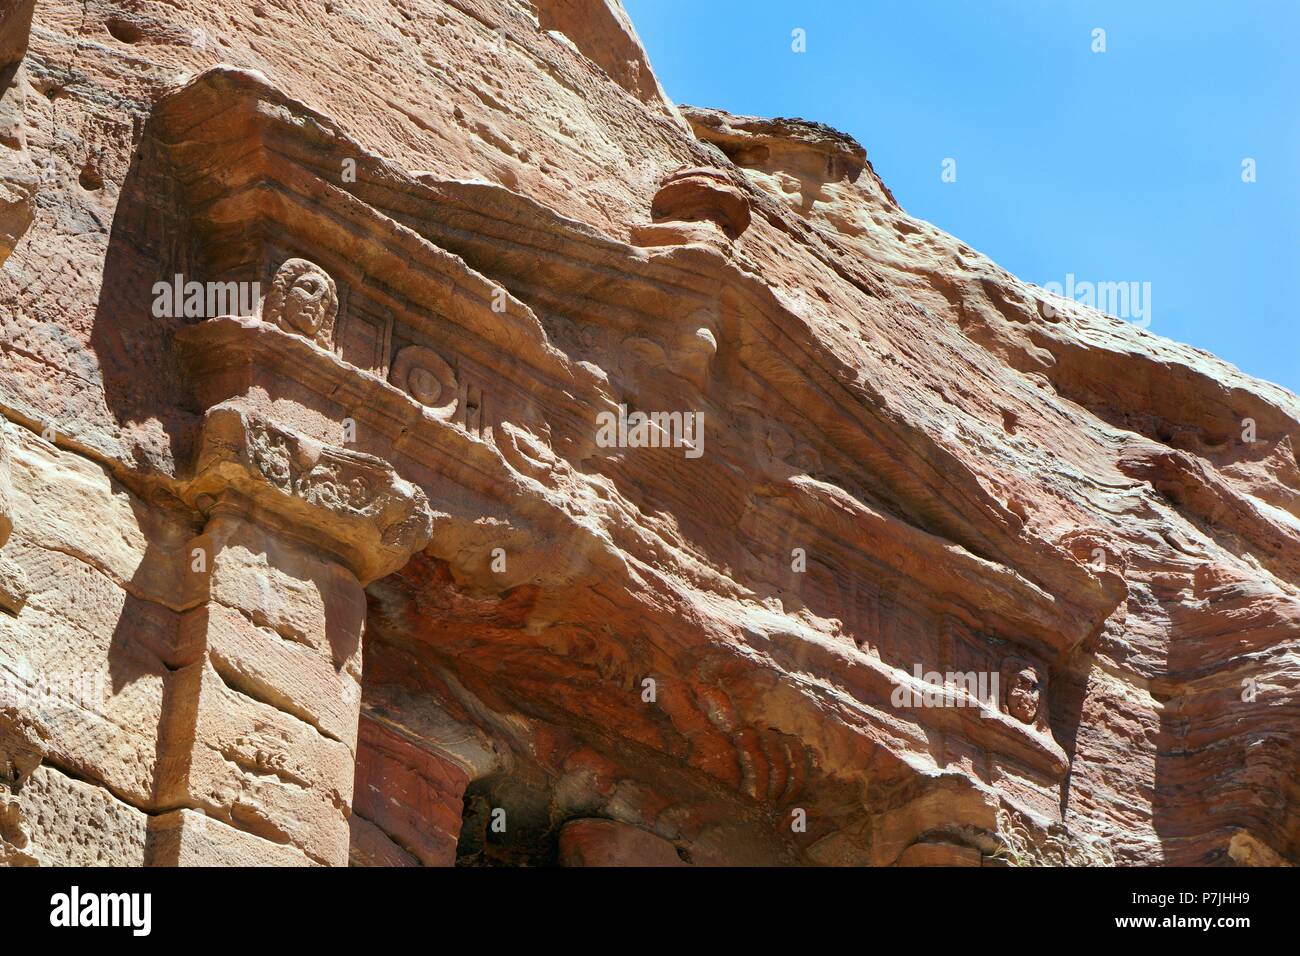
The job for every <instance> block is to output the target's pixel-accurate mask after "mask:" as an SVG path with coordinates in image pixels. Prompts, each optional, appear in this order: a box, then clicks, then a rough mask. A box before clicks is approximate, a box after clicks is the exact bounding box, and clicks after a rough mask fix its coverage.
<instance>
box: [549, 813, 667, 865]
mask: <svg viewBox="0 0 1300 956" xmlns="http://www.w3.org/2000/svg"><path fill="white" fill-rule="evenodd" d="M560 865H561V866H688V865H689V864H687V863H686V862H685V861H683V860H682V858H681V857H680V856H679V855H678V854H677V850H676V849H675V848H674V847H673V845H672V844H671V843H669V842H668V841H667V840H665V839H663V838H662V837H657V836H655V835H654V834H653V833H649V832H647V831H645V830H639V829H637V828H636V827H631V826H628V825H627V824H625V823H618V822H617V821H615V820H570V821H569V822H568V823H566V824H565V825H564V827H563V828H562V829H561V830H560Z"/></svg>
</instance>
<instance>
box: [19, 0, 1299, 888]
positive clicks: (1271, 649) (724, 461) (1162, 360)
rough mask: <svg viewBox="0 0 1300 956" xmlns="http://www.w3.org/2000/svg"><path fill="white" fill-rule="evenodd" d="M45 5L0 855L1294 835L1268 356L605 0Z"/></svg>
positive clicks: (116, 857) (1291, 852) (1294, 418)
mask: <svg viewBox="0 0 1300 956" xmlns="http://www.w3.org/2000/svg"><path fill="white" fill-rule="evenodd" d="M32 8H33V4H32V3H31V2H30V0H27V2H26V3H24V2H23V0H17V2H14V0H4V2H0V61H3V62H0V80H2V81H3V82H2V83H0V89H3V94H2V98H0V260H2V261H3V268H2V269H0V413H3V423H2V428H0V859H3V860H4V861H5V862H8V863H13V864H73V863H77V864H80V863H113V864H170V865H189V864H214V863H215V864H228V863H237V862H243V863H259V864H268V865H269V864H289V865H295V864H297V865H301V864H346V863H348V862H351V863H352V864H355V865H450V864H453V863H459V864H462V865H492V864H551V863H559V864H564V865H624V864H641V865H654V866H678V865H697V866H698V865H712V864H867V865H891V864H899V865H981V864H984V865H994V864H1005V863H1050V864H1055V863H1111V862H1115V863H1130V864H1132V863H1138V864H1142V863H1149V864H1152V863H1166V864H1233V863H1236V864H1279V863H1288V862H1290V863H1294V862H1296V861H1297V860H1300V816H1298V814H1300V809H1298V808H1300V792H1298V791H1300V785H1298V782H1297V767H1298V766H1300V760H1298V759H1297V758H1298V756H1300V755H1298V754H1297V728H1298V727H1300V654H1298V653H1297V652H1298V651H1300V469H1298V468H1297V460H1296V452H1295V445H1296V442H1297V441H1298V440H1300V400H1297V398H1296V397H1295V396H1293V395H1291V394H1290V393H1288V392H1286V391H1284V390H1283V389H1280V388H1278V387H1276V386H1273V385H1270V384H1268V383H1265V382H1260V381H1257V380H1254V379H1251V378H1249V377H1247V376H1245V375H1243V374H1241V373H1240V372H1238V371H1237V370H1236V369H1234V368H1232V367H1231V366H1228V365H1226V364H1225V363H1223V362H1220V361H1218V360H1217V359H1215V358H1213V357H1212V356H1209V355H1207V354H1205V353H1203V352H1200V351H1197V350H1195V349H1192V348H1189V347H1186V346H1181V345H1178V344H1175V343H1173V342H1169V341H1167V340H1164V339H1161V338H1159V337H1157V336H1154V335H1151V334H1149V333H1147V332H1146V331H1144V330H1141V329H1139V328H1136V327H1134V326H1132V325H1130V324H1126V323H1123V322H1120V321H1118V320H1116V319H1113V318H1109V317H1107V316H1104V315H1101V314H1099V313H1096V312H1094V311H1092V310H1089V309H1086V308H1083V307H1081V306H1076V305H1073V304H1071V303H1067V302H1064V301H1062V300H1059V299H1054V298H1052V297H1051V296H1049V295H1047V294H1046V293H1044V292H1043V291H1042V290H1040V289H1038V288H1036V287H1034V286H1030V285H1028V284H1025V283H1022V282H1020V281H1019V280H1017V279H1016V278H1015V277H1013V276H1011V275H1009V274H1007V273H1006V272H1004V271H1002V270H1000V269H999V268H998V267H997V266H996V265H994V264H993V263H992V262H990V261H989V260H988V259H986V258H984V257H983V256H981V255H979V254H978V253H976V252H975V251H973V250H972V249H970V248H968V247H967V246H965V245H963V244H962V243H961V242H960V241H959V240H957V239H955V238H953V237H951V236H948V235H946V234H944V233H943V232H941V231H939V230H938V229H935V228H934V227H933V226H931V225H929V224H928V223H925V222H922V221H920V220H917V219H914V218H912V217H910V216H909V215H907V213H905V212H904V211H903V210H902V209H901V208H899V206H898V204H897V202H896V201H895V200H894V198H893V196H892V195H891V194H890V192H889V190H888V189H887V188H886V187H885V185H884V184H883V183H882V182H881V181H880V179H879V178H878V177H877V176H876V175H875V173H874V171H873V170H872V168H871V166H870V164H869V162H868V161H867V156H866V151H865V150H864V149H863V147H862V146H860V145H859V144H858V143H857V142H855V141H854V140H852V139H851V138H849V137H847V136H844V135H842V134H840V133H838V132H836V131H834V130H831V129H829V128H827V127H825V126H822V125H820V124H817V123H811V122H806V121H803V120H794V119H771V120H769V119H758V118H753V117H739V116H732V115H729V114H726V113H723V112H720V111H717V110H711V109H704V108H693V107H684V106H677V105H674V104H672V103H670V102H669V101H668V100H667V99H666V97H665V96H664V94H663V92H662V90H661V88H660V86H659V84H658V82H657V81H656V80H655V78H654V74H653V73H652V72H651V70H650V67H649V64H648V62H647V59H646V56H645V54H644V51H643V50H642V49H641V47H640V44H639V41H638V40H637V38H636V35H635V31H634V30H633V28H632V26H631V24H630V23H629V21H628V19H627V17H626V15H625V13H624V12H623V11H622V10H621V9H620V8H619V7H618V5H617V3H616V2H615V0H533V2H528V0H515V2H500V0H491V2H489V0H443V2H439V0H401V2H394V3H390V2H380V0H332V2H328V3H320V2H314V0H303V2H296V0H295V2H291V0H264V2H261V3H258V4H251V5H246V4H241V3H227V2H219V3H198V2H192V0H169V2H162V0H131V2H126V0H115V2H104V0H77V2H72V0H42V2H41V3H40V4H39V5H38V6H37V7H36V9H35V15H34V16H33V15H32ZM645 415H650V416H651V417H650V419H649V421H650V423H651V424H649V425H645V424H643V421H644V419H643V417H642V416H645ZM936 684H938V685H942V686H939V687H936Z"/></svg>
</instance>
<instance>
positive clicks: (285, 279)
mask: <svg viewBox="0 0 1300 956" xmlns="http://www.w3.org/2000/svg"><path fill="white" fill-rule="evenodd" d="M338 309H339V297H338V290H337V289H336V288H335V286H334V280H333V279H331V278H330V277H329V275H328V274H327V273H326V272H325V270H324V269H322V268H321V267H320V266H318V265H316V264H315V263H313V262H308V261H307V260H306V259H287V260H285V262H284V264H283V265H282V266H280V268H279V269H278V270H277V271H276V273H275V278H274V279H273V280H271V292H270V294H269V295H267V297H266V302H265V304H264V305H263V307H262V321H264V322H273V323H275V324H276V325H278V326H279V327H280V328H282V329H284V330H285V331H286V332H292V333H293V334H295V335H301V336H302V337H303V338H306V339H310V340H311V341H313V342H315V343H316V344H317V345H319V346H321V347H322V348H326V349H329V348H333V339H334V319H335V317H336V316H337V315H338Z"/></svg>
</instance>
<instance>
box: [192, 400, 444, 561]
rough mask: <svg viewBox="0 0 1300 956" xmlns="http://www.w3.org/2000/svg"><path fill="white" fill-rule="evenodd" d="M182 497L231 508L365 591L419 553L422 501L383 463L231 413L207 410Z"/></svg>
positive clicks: (425, 517)
mask: <svg viewBox="0 0 1300 956" xmlns="http://www.w3.org/2000/svg"><path fill="white" fill-rule="evenodd" d="M184 497H185V498H186V499H187V501H189V503H191V504H192V505H194V506H195V507H196V508H198V509H199V510H200V511H205V512H211V511H212V510H213V509H214V508H216V507H220V506H222V505H223V504H224V503H230V504H231V505H233V506H234V507H236V508H238V509H240V510H244V511H248V512H253V513H256V514H257V515H258V516H259V518H260V519H261V520H264V521H268V522H271V523H274V524H276V525H278V526H280V527H281V528H283V529H285V530H286V531H290V532H291V533H292V534H294V535H295V536H297V537H299V538H301V539H305V540H308V541H309V542H310V543H312V544H315V545H317V546H319V547H321V548H323V549H324V550H326V551H328V552H330V553H332V554H333V555H335V556H336V557H338V558H339V559H340V560H341V561H343V562H344V563H345V564H346V565H348V566H349V567H350V568H351V569H352V571H353V573H354V574H356V576H357V578H358V579H359V580H360V581H361V582H362V584H365V583H367V582H369V581H373V580H374V579H376V578H379V577H383V576H384V575H386V574H391V573H392V572H393V571H396V570H398V569H399V568H400V567H402V565H403V564H405V563H406V561H407V559H409V558H410V556H411V555H412V554H414V553H415V552H416V551H418V550H420V549H421V548H423V547H424V546H425V544H427V543H428V541H429V537H430V535H431V533H432V528H433V514H432V512H431V511H430V509H429V505H428V500H427V499H426V497H425V494H424V492H423V491H422V490H421V489H420V488H419V487H417V486H416V485H414V484H412V483H411V482H409V481H406V480H404V479H403V478H401V477H399V476H398V475H397V473H396V472H395V471H394V470H393V468H392V466H390V465H389V464H388V463H387V462H385V461H383V460H382V459H380V458H376V457H374V456H373V455H367V454H364V453H362V452H356V451H350V450H348V449H344V448H338V447H335V446H332V445H326V444H324V443H322V442H319V441H316V440H314V439H311V438H308V437H306V436H304V435H300V434H298V433H297V432H294V431H292V430H291V429H288V428H285V427H282V426H279V425H276V424H274V423H272V422H269V421H267V420H265V419H263V418H261V417H260V416H257V415H254V414H252V413H250V412H248V411H247V410H245V409H241V408H239V407H238V406H236V405H233V404H224V405H218V406H216V407H215V408H210V409H209V410H208V412H207V415H206V416H205V418H204V422H203V432H202V436H201V439H200V443H199V450H198V455H197V458H196V460H195V473H194V478H193V479H192V480H191V481H190V483H189V486H188V487H187V489H186V492H185V495H184Z"/></svg>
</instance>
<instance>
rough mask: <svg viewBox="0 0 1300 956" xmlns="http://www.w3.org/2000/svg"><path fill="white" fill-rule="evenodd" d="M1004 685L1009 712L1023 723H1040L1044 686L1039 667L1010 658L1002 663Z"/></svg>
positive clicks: (1004, 697)
mask: <svg viewBox="0 0 1300 956" xmlns="http://www.w3.org/2000/svg"><path fill="white" fill-rule="evenodd" d="M1002 686H1003V688H1004V690H1003V695H1004V696H1003V699H1004V701H1005V705H1006V711H1007V713H1008V714H1010V715H1011V716H1012V717H1014V718H1016V720H1019V721H1020V722H1021V723H1025V724H1036V723H1038V715H1039V709H1040V704H1041V698H1042V690H1043V688H1042V682H1041V681H1040V680H1039V677H1038V670H1037V668H1035V667H1034V666H1033V665H1032V664H1030V663H1029V662H1028V661H1024V660H1020V659H1018V658H1008V659H1007V660H1006V661H1005V662H1004V663H1003V665H1002Z"/></svg>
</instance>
